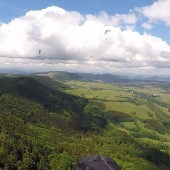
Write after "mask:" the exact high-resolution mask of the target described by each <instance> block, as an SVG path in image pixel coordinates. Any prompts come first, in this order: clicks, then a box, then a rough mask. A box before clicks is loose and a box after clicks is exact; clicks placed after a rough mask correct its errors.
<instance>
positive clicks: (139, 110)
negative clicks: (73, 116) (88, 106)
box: [66, 81, 170, 146]
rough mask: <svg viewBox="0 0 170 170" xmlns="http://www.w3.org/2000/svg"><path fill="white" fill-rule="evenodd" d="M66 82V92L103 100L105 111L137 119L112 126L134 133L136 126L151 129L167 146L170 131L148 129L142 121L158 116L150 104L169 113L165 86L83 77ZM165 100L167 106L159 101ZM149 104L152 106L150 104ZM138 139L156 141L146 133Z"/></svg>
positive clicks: (149, 131)
mask: <svg viewBox="0 0 170 170" xmlns="http://www.w3.org/2000/svg"><path fill="white" fill-rule="evenodd" d="M66 84H67V85H69V86H70V87H71V88H70V89H69V90H66V92H67V93H71V94H74V95H78V96H81V97H84V98H87V99H89V100H91V101H96V102H100V103H103V104H104V106H105V111H108V110H115V111H119V112H123V113H127V114H129V115H131V116H132V117H134V120H136V123H135V122H134V121H133V122H121V123H119V124H116V126H115V127H116V128H118V129H119V130H122V131H126V132H128V133H132V132H133V133H137V132H134V131H133V130H134V129H135V128H137V129H139V130H140V131H142V132H144V133H145V132H146V133H151V134H152V133H154V134H155V135H156V136H158V137H159V138H160V139H161V141H164V143H165V141H166V144H167V145H168V146H169V145H170V134H168V133H165V134H160V133H158V132H156V131H154V130H152V129H148V128H147V127H146V126H145V123H143V121H144V120H146V119H152V118H154V119H157V116H156V114H155V110H153V107H154V108H155V109H156V108H158V109H160V110H161V111H162V112H163V113H164V114H165V115H169V116H170V112H169V108H170V106H169V107H168V104H167V103H168V102H169V103H170V94H169V93H166V91H165V90H164V89H162V88H159V87H153V86H152V85H149V84H147V85H143V86H140V87H137V86H125V85H123V84H121V85H119V84H109V83H102V82H85V81H84V82H83V81H67V82H66ZM142 94H144V95H142ZM145 94H146V95H145ZM153 94H158V96H157V97H156V100H157V101H158V102H157V103H154V101H155V98H152V95H153ZM150 96H151V97H150ZM159 101H160V103H159ZM164 103H165V105H166V106H163V105H162V104H164ZM151 105H152V107H150V106H151ZM134 115H135V116H134ZM140 139H142V140H146V141H148V142H153V143H157V142H159V141H158V140H154V139H151V138H149V137H141V138H140Z"/></svg>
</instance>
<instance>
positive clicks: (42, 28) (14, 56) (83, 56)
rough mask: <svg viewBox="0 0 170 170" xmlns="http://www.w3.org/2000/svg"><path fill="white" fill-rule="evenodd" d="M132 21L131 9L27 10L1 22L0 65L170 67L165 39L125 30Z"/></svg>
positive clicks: (115, 68) (101, 68)
mask: <svg viewBox="0 0 170 170" xmlns="http://www.w3.org/2000/svg"><path fill="white" fill-rule="evenodd" d="M136 22H137V19H136V16H135V15H134V14H132V13H130V14H121V15H120V14H116V15H114V16H110V15H108V14H107V13H106V12H101V13H99V14H98V15H91V14H88V15H82V14H80V13H79V12H76V11H66V10H64V9H62V8H59V7H56V6H52V7H48V8H46V9H42V10H39V11H29V12H27V13H26V14H25V16H23V17H20V18H16V19H14V20H12V21H11V22H10V23H8V24H2V25H1V26H0V66H2V65H3V66H4V65H5V66H10V65H11V66H13V67H19V66H20V67H25V68H26V67H29V68H38V67H39V68H41V69H43V68H44V69H47V68H49V69H63V68H65V69H67V70H69V69H70V70H74V71H86V72H88V71H98V72H102V71H105V72H114V71H131V72H132V71H134V70H135V71H139V70H141V69H143V70H144V71H145V70H146V71H147V70H151V69H152V68H153V70H155V69H157V68H159V66H160V68H162V67H163V66H164V65H165V67H166V68H167V69H168V67H167V66H169V65H170V46H169V44H167V43H166V42H165V41H163V40H162V39H160V38H158V37H155V36H152V35H150V34H147V33H145V34H140V33H139V32H137V31H134V29H129V28H131V27H133V25H135V23H136ZM122 24H124V25H125V28H124V29H121V27H122ZM145 26H147V25H145ZM126 28H127V29H126ZM105 30H110V31H109V32H107V33H106V34H105ZM40 49H41V50H40ZM40 51H41V53H40ZM39 53H40V54H39ZM159 63H161V65H159Z"/></svg>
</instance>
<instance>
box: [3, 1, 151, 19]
mask: <svg viewBox="0 0 170 170" xmlns="http://www.w3.org/2000/svg"><path fill="white" fill-rule="evenodd" d="M153 2H154V0H119V1H118V0H24V1H23V0H13V1H11V0H1V1H0V11H1V15H0V20H1V21H4V22H8V21H10V20H11V19H12V18H15V17H19V16H22V15H24V14H25V13H26V12H27V11H29V10H40V9H42V8H46V7H48V6H52V5H57V6H59V7H62V8H64V9H66V10H76V11H79V12H80V13H83V14H88V13H91V14H96V13H99V12H100V11H106V12H108V13H109V14H116V13H120V14H121V13H128V12H129V10H130V9H134V8H135V7H143V6H147V5H151V4H152V3H153Z"/></svg>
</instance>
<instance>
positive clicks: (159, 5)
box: [141, 0, 170, 25]
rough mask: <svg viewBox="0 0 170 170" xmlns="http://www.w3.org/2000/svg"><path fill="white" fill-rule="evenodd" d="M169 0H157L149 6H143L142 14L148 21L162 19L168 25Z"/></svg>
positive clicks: (169, 13) (169, 19)
mask: <svg viewBox="0 0 170 170" xmlns="http://www.w3.org/2000/svg"><path fill="white" fill-rule="evenodd" d="M169 9H170V0H158V1H156V2H154V3H153V4H152V5H150V6H146V7H143V8H142V9H141V10H142V12H143V14H144V15H145V16H146V17H147V18H148V19H149V20H150V21H162V22H164V23H166V24H167V25H170V12H169Z"/></svg>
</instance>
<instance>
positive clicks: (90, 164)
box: [76, 155, 120, 170]
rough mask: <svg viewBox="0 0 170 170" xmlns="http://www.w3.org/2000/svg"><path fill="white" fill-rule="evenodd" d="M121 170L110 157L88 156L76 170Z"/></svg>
mask: <svg viewBox="0 0 170 170" xmlns="http://www.w3.org/2000/svg"><path fill="white" fill-rule="evenodd" d="M87 169H88V170H120V168H119V166H118V165H117V164H116V163H115V162H114V161H113V160H112V159H111V158H109V157H103V156H99V155H97V156H87V157H84V158H83V159H82V160H81V161H80V162H79V163H78V166H77V169H76V170H87Z"/></svg>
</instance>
